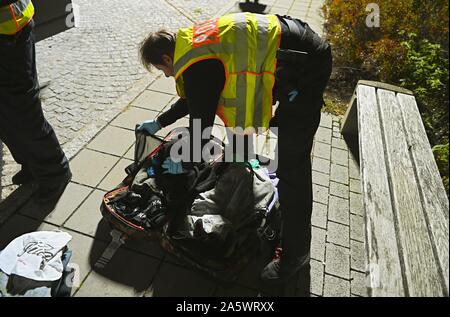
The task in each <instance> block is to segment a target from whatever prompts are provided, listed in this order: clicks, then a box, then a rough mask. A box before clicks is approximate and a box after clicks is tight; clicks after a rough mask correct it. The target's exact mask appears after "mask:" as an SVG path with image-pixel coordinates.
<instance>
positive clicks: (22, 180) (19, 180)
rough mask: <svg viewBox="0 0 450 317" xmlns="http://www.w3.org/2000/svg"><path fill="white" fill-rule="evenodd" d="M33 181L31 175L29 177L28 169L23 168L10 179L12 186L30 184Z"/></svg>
mask: <svg viewBox="0 0 450 317" xmlns="http://www.w3.org/2000/svg"><path fill="white" fill-rule="evenodd" d="M32 180H33V175H31V172H30V170H29V169H28V168H26V167H23V166H22V169H21V170H20V171H18V172H17V173H16V174H15V175H14V176H13V177H12V183H13V184H14V185H23V184H27V183H29V182H31V181H32Z"/></svg>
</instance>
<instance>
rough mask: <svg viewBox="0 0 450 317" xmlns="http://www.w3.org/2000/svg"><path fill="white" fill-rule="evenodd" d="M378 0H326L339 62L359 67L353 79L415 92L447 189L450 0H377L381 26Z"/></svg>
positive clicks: (329, 28) (330, 34)
mask: <svg viewBox="0 0 450 317" xmlns="http://www.w3.org/2000/svg"><path fill="white" fill-rule="evenodd" d="M373 2H374V1H373V0H352V1H347V0H326V1H325V5H324V7H323V12H324V17H325V21H326V23H325V29H326V32H327V37H328V40H329V41H330V42H331V44H332V46H333V54H334V64H335V68H336V69H358V70H359V72H358V73H355V72H352V73H350V75H351V78H349V80H350V81H351V82H354V81H356V80H357V79H372V80H379V81H383V82H388V83H391V84H394V85H399V86H403V87H405V88H408V89H410V90H412V91H413V92H414V95H415V96H416V99H417V102H418V106H419V110H420V112H421V114H422V118H423V121H424V124H425V127H426V130H427V134H428V138H429V140H430V143H431V145H432V146H435V147H434V149H435V150H434V151H433V152H434V153H435V157H436V161H437V162H438V165H439V168H440V171H441V175H442V177H443V180H444V183H445V182H446V188H447V193H448V167H447V168H445V167H444V165H445V164H442V162H444V161H445V160H447V163H448V132H449V126H448V124H449V115H448V108H449V99H448V98H449V96H448V91H449V86H448V84H449V83H448V81H449V80H448V76H449V64H448V59H449V57H448V46H449V45H448V43H449V40H448V28H449V27H448V22H449V21H448V20H449V11H448V6H449V4H448V0H435V1H419V0H377V1H376V4H378V6H379V8H380V27H379V28H369V27H367V25H366V17H367V15H368V14H369V12H367V11H366V7H367V5H368V4H369V3H373ZM355 74H356V75H355ZM341 78H346V76H341ZM445 149H446V150H445ZM445 151H446V152H445ZM445 153H446V154H445ZM445 155H446V156H445Z"/></svg>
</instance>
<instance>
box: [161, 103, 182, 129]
mask: <svg viewBox="0 0 450 317" xmlns="http://www.w3.org/2000/svg"><path fill="white" fill-rule="evenodd" d="M188 114H189V110H188V106H187V100H186V99H183V98H179V99H178V100H177V101H176V102H175V103H174V104H173V105H172V106H171V107H170V109H169V110H167V111H165V112H164V113H163V114H161V115H160V116H159V117H158V122H159V124H160V125H161V126H162V127H163V128H164V127H166V126H168V125H171V124H172V123H174V122H175V121H177V120H178V119H181V118H183V117H184V116H187V115H188Z"/></svg>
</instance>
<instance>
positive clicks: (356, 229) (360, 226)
mask: <svg viewBox="0 0 450 317" xmlns="http://www.w3.org/2000/svg"><path fill="white" fill-rule="evenodd" d="M350 237H351V238H352V239H353V240H357V241H361V242H364V241H365V227H364V218H363V217H361V216H357V215H350Z"/></svg>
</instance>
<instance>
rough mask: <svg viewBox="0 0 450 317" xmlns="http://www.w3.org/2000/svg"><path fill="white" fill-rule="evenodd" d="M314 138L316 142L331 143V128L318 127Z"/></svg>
mask: <svg viewBox="0 0 450 317" xmlns="http://www.w3.org/2000/svg"><path fill="white" fill-rule="evenodd" d="M314 139H315V141H318V142H322V143H326V144H331V129H327V128H323V127H319V128H318V129H317V132H316V136H315V138H314Z"/></svg>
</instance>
